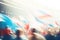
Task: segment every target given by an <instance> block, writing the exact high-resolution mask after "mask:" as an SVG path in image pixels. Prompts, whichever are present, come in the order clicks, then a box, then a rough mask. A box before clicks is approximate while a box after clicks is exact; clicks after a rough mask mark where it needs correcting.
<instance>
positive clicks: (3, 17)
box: [0, 14, 17, 31]
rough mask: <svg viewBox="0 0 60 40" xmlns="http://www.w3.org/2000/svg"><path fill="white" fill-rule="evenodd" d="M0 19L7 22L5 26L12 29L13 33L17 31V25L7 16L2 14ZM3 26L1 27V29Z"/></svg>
mask: <svg viewBox="0 0 60 40" xmlns="http://www.w3.org/2000/svg"><path fill="white" fill-rule="evenodd" d="M0 18H2V19H3V20H4V21H5V24H6V25H7V26H8V27H10V28H11V29H12V30H13V31H15V30H16V28H17V25H16V24H15V23H13V22H12V20H11V19H10V18H9V17H8V16H6V15H5V14H0ZM1 26H2V25H0V27H1Z"/></svg>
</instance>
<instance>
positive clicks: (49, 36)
mask: <svg viewBox="0 0 60 40" xmlns="http://www.w3.org/2000/svg"><path fill="white" fill-rule="evenodd" d="M45 38H46V40H56V39H55V36H54V34H52V33H51V32H50V31H48V34H47V35H45Z"/></svg>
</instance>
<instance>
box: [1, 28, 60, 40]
mask: <svg viewBox="0 0 60 40" xmlns="http://www.w3.org/2000/svg"><path fill="white" fill-rule="evenodd" d="M26 31H27V32H25V31H24V30H23V29H22V28H19V29H16V31H15V32H14V31H12V30H11V29H10V28H8V27H6V28H5V29H0V40H60V29H59V28H57V27H55V28H48V30H44V31H43V32H40V31H39V30H37V29H35V28H31V29H29V30H26Z"/></svg>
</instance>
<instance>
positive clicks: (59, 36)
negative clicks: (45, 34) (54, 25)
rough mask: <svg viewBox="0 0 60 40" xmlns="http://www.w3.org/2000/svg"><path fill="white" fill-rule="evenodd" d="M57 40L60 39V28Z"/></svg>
mask: <svg viewBox="0 0 60 40" xmlns="http://www.w3.org/2000/svg"><path fill="white" fill-rule="evenodd" d="M56 35H57V36H56V40H60V29H59V32H58V33H57V34H56Z"/></svg>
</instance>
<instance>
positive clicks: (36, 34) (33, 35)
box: [29, 28, 46, 40]
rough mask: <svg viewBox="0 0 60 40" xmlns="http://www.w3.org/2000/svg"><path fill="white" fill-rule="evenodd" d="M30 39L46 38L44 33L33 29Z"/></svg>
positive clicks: (41, 39)
mask: <svg viewBox="0 0 60 40" xmlns="http://www.w3.org/2000/svg"><path fill="white" fill-rule="evenodd" d="M29 40H46V39H45V38H44V37H43V36H42V35H40V34H38V33H36V29H35V28H32V29H31V35H30V36H29Z"/></svg>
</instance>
